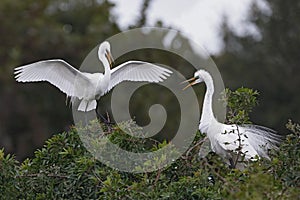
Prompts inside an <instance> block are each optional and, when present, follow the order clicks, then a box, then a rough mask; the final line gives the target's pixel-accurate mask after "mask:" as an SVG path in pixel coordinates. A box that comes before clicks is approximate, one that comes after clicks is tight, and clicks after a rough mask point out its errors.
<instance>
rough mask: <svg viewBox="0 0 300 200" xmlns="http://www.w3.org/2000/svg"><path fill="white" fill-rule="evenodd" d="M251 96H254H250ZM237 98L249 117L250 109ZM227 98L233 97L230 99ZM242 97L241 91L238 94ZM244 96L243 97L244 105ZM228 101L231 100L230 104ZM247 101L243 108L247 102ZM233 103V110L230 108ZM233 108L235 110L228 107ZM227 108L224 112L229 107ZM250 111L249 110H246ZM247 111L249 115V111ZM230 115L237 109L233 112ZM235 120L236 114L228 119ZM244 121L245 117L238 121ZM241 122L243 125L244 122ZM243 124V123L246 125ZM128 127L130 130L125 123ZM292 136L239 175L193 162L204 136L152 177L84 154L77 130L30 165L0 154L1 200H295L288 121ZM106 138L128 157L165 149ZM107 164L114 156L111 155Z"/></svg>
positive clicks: (294, 127) (299, 175)
mask: <svg viewBox="0 0 300 200" xmlns="http://www.w3.org/2000/svg"><path fill="white" fill-rule="evenodd" d="M252 92H253V91H252ZM242 93H243V94H242V95H240V97H237V96H235V97H234V98H233V99H235V98H237V100H238V101H239V103H238V104H239V105H241V104H243V105H245V108H244V110H245V112H244V113H246V114H248V113H249V112H250V111H251V109H252V106H251V105H253V104H252V103H253V102H254V101H251V102H252V103H251V102H250V103H249V102H244V101H245V100H246V99H248V97H247V95H250V96H256V95H257V94H256V92H254V93H251V92H250V93H249V91H245V89H243V92H242ZM232 94H235V95H237V94H236V92H233V93H232ZM239 94H241V91H239ZM241 96H244V97H247V98H245V99H244V100H242V102H240V99H242V97H241ZM229 101H231V100H230V98H229ZM247 101H248V100H247ZM231 103H232V102H231ZM232 104H233V103H232ZM232 104H228V105H229V106H231V105H232ZM250 104H251V105H250ZM246 105H248V107H247V106H246ZM232 109H234V106H232ZM232 113H236V111H234V110H233V111H232ZM243 116H244V117H247V115H243ZM241 120H244V119H242V117H241ZM245 121H246V120H245ZM128 123H131V122H128ZM287 128H288V130H289V131H290V134H289V135H288V136H287V138H286V140H285V141H284V142H283V143H282V145H281V146H280V148H279V150H278V151H275V150H274V151H271V152H270V155H271V160H265V159H261V160H259V161H257V162H253V163H249V165H248V167H247V169H246V170H244V171H239V170H236V169H230V168H229V167H228V166H227V165H226V164H224V163H223V162H222V159H221V158H220V157H219V156H217V155H215V154H214V153H209V154H208V155H207V156H206V157H204V158H200V157H199V156H198V152H199V148H200V145H201V144H202V142H203V139H204V137H205V135H203V134H201V133H197V137H196V138H195V140H194V141H193V144H192V145H191V147H190V149H189V150H188V151H187V152H186V153H185V154H184V155H182V156H181V157H180V158H179V159H177V160H176V161H174V163H172V165H170V166H168V167H166V168H164V169H161V170H158V171H156V172H147V173H146V172H145V173H138V174H134V173H126V172H120V171H117V170H115V169H112V168H110V167H107V166H106V165H104V164H103V163H101V162H100V161H98V160H96V159H95V158H94V157H93V156H92V155H91V154H90V153H89V152H88V151H87V150H86V149H85V148H84V146H83V144H82V142H81V140H80V138H79V135H78V133H77V131H76V129H72V130H71V131H69V132H68V133H61V134H57V135H55V136H53V137H52V138H51V139H49V140H48V141H47V142H46V143H45V145H44V147H43V148H41V149H39V150H37V151H36V152H35V156H34V158H32V159H26V160H25V161H24V162H22V163H18V162H17V161H16V160H15V159H14V157H13V156H11V155H6V156H5V155H4V151H3V150H1V151H0V197H1V198H2V199H299V197H300V192H299V186H300V169H299V167H300V148H299V145H300V126H299V125H298V124H295V123H292V122H291V121H289V122H288V123H287ZM112 129H113V131H112V133H110V134H109V135H108V137H109V139H110V140H111V141H113V142H114V143H115V144H118V145H119V146H122V147H124V148H126V149H128V150H133V149H136V148H139V149H140V150H142V151H143V150H145V149H158V148H160V147H161V146H163V145H165V144H164V143H159V142H156V141H152V142H149V141H147V139H138V140H137V139H134V138H132V137H129V136H128V135H127V134H125V133H123V132H122V131H121V130H120V129H119V128H118V127H112ZM112 156H114V155H113V154H112Z"/></svg>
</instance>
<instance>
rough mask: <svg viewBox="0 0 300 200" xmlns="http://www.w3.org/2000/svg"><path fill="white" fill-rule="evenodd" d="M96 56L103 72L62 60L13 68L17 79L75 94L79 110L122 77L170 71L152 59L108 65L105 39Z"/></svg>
mask: <svg viewBox="0 0 300 200" xmlns="http://www.w3.org/2000/svg"><path fill="white" fill-rule="evenodd" d="M98 58H99V60H100V61H101V62H102V64H103V66H104V73H86V72H81V71H79V70H77V69H76V68H74V67H73V66H71V65H70V64H69V63H67V62H66V61H64V60H61V59H53V60H43V61H39V62H35V63H32V64H28V65H24V66H20V67H17V68H15V78H16V80H17V81H18V82H38V81H47V82H49V83H51V84H52V85H54V86H56V87H57V88H58V89H60V90H61V91H62V92H63V93H65V94H66V95H67V97H71V101H72V103H73V102H74V100H75V99H76V98H77V99H79V101H80V103H79V106H78V110H79V111H84V112H86V111H91V110H94V109H96V106H97V101H96V100H99V99H100V97H101V96H103V95H105V94H106V93H107V92H109V91H110V90H111V89H112V88H113V87H115V86H116V85H117V84H119V83H121V82H122V81H147V82H155V83H156V82H161V81H163V80H165V79H166V78H167V77H168V76H170V74H171V73H172V71H170V70H168V69H166V68H163V67H160V66H157V65H155V64H152V63H148V62H142V61H128V62H125V63H122V64H120V65H119V66H117V67H115V68H113V69H111V67H112V63H113V59H112V56H111V51H110V44H109V43H108V42H107V41H105V42H103V43H101V44H100V46H99V48H98Z"/></svg>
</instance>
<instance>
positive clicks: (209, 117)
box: [199, 74, 217, 133]
mask: <svg viewBox="0 0 300 200" xmlns="http://www.w3.org/2000/svg"><path fill="white" fill-rule="evenodd" d="M202 78H203V80H204V83H205V85H206V93H205V96H204V100H203V107H202V114H201V119H200V126H199V129H200V131H201V132H204V133H207V129H208V127H209V126H210V124H211V123H214V122H216V121H217V120H216V118H215V116H214V113H213V108H212V100H213V94H214V83H213V79H212V77H211V76H210V75H209V74H207V76H204V77H202Z"/></svg>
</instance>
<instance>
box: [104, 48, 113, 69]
mask: <svg viewBox="0 0 300 200" xmlns="http://www.w3.org/2000/svg"><path fill="white" fill-rule="evenodd" d="M105 57H106V59H107V60H108V63H109V66H110V68H112V66H113V63H114V59H113V57H112V55H111V53H110V52H109V51H106V52H105Z"/></svg>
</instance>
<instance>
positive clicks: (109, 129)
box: [96, 102, 113, 133]
mask: <svg viewBox="0 0 300 200" xmlns="http://www.w3.org/2000/svg"><path fill="white" fill-rule="evenodd" d="M96 116H97V119H100V118H101V119H100V120H101V121H102V122H103V123H104V124H105V125H106V126H107V131H108V132H109V133H110V132H111V130H112V127H111V125H112V124H113V123H112V122H110V120H109V117H108V120H107V119H106V118H105V117H104V116H103V115H101V113H99V111H98V102H97V106H96Z"/></svg>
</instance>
